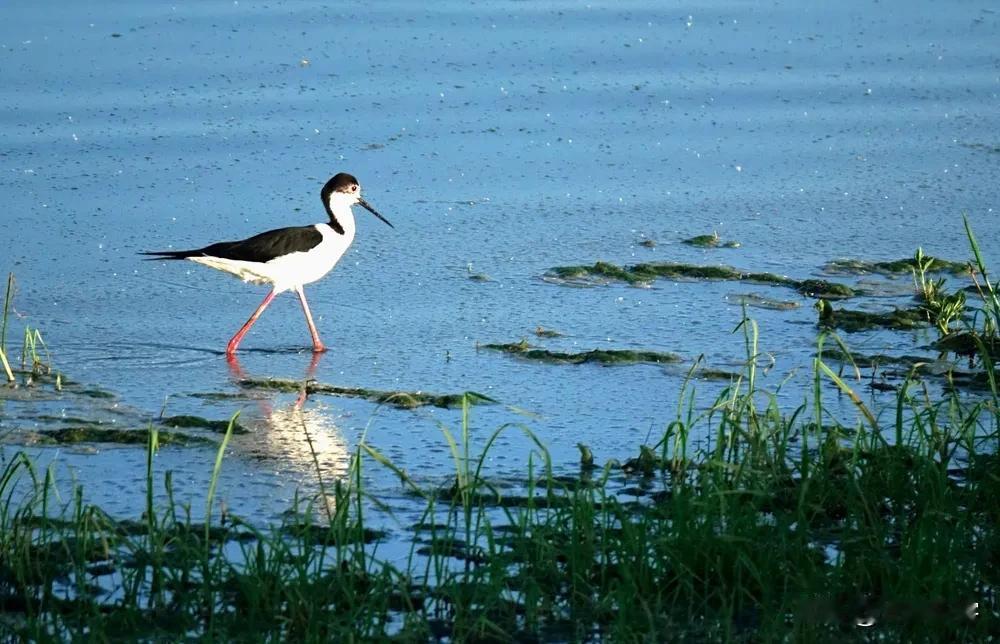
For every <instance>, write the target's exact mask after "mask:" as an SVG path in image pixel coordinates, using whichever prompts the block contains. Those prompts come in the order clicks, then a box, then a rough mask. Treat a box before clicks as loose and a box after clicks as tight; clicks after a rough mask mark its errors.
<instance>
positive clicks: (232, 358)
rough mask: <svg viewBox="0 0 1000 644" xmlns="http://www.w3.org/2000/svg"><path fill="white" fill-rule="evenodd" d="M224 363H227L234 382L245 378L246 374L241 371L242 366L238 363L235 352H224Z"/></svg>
mask: <svg viewBox="0 0 1000 644" xmlns="http://www.w3.org/2000/svg"><path fill="white" fill-rule="evenodd" d="M226 364H228V365H229V373H230V374H231V375H232V376H233V378H234V379H235V380H236V382H239V381H240V380H246V378H247V375H246V374H245V373H243V367H242V365H240V359H239V358H237V357H236V354H235V353H227V354H226Z"/></svg>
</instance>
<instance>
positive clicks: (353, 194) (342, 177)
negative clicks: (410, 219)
mask: <svg viewBox="0 0 1000 644" xmlns="http://www.w3.org/2000/svg"><path fill="white" fill-rule="evenodd" d="M341 195H343V197H342V196H341ZM320 196H321V197H322V199H323V206H324V207H325V208H326V209H327V211H328V212H329V211H330V208H331V203H330V200H331V197H332V198H335V199H346V200H347V203H348V205H353V204H358V205H359V206H361V207H362V208H364V209H365V210H367V211H368V212H370V213H372V214H373V215H375V216H376V217H378V218H379V219H381V220H382V221H384V222H385V223H386V224H388V225H389V227H390V228H395V226H393V225H392V224H390V223H389V220H388V219H386V218H385V217H383V216H382V215H380V214H378V212H377V211H376V210H375V209H374V208H372V207H371V206H370V205H369V204H368V202H367V201H365V200H364V199H362V198H361V184H360V183H358V180H357V179H356V178H355V177H354V175H351V174H347V173H346V172H338V173H337V174H335V175H333V176H332V177H330V180H329V181H327V182H326V185H324V186H323V189H322V190H321V191H320ZM331 217H332V214H331Z"/></svg>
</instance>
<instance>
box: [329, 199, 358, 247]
mask: <svg viewBox="0 0 1000 644" xmlns="http://www.w3.org/2000/svg"><path fill="white" fill-rule="evenodd" d="M330 212H331V213H332V214H333V217H334V218H335V219H336V220H337V223H338V224H340V226H341V228H343V229H344V234H345V235H346V236H347V237H354V230H355V225H354V213H353V212H352V211H351V205H350V204H349V203H347V202H346V201H343V200H341V199H337V198H336V197H333V198H331V199H330Z"/></svg>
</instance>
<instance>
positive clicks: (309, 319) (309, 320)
mask: <svg viewBox="0 0 1000 644" xmlns="http://www.w3.org/2000/svg"><path fill="white" fill-rule="evenodd" d="M295 292H296V293H298V294H299V301H300V302H302V312H303V313H305V314H306V324H308V325H309V335H311V336H312V341H313V351H314V352H316V353H320V352H321V351H326V347H324V346H323V341H322V340H320V339H319V332H318V331H316V325H315V324H314V323H313V316H312V313H311V312H310V311H309V302H306V292H305V291H303V290H302V287H301V286H296V287H295Z"/></svg>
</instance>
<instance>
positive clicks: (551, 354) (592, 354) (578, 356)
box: [480, 340, 681, 365]
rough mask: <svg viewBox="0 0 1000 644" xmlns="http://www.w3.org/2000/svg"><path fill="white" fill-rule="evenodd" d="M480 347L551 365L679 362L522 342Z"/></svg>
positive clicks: (671, 357) (664, 356)
mask: <svg viewBox="0 0 1000 644" xmlns="http://www.w3.org/2000/svg"><path fill="white" fill-rule="evenodd" d="M480 346H482V348H484V349H492V350H494V351H502V352H504V353H508V354H511V355H515V356H518V357H519V358H524V359H526V360H536V361H538V362H548V363H552V364H583V363H585V362H596V363H598V364H603V365H625V364H644V363H653V364H664V363H669V362H680V360H681V358H680V356H678V355H675V354H673V353H661V352H658V351H635V350H632V349H594V350H592V351H584V352H582V353H563V352H561V351H549V350H547V349H539V348H536V347H532V346H531V345H529V344H528V343H527V342H526V341H524V340H521V341H520V342H512V343H510V344H484V345H480Z"/></svg>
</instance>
